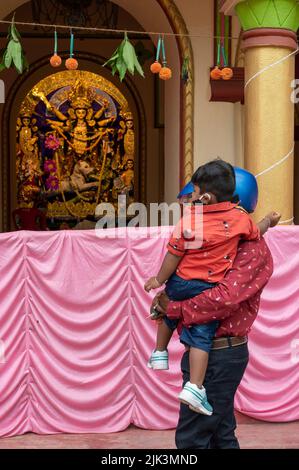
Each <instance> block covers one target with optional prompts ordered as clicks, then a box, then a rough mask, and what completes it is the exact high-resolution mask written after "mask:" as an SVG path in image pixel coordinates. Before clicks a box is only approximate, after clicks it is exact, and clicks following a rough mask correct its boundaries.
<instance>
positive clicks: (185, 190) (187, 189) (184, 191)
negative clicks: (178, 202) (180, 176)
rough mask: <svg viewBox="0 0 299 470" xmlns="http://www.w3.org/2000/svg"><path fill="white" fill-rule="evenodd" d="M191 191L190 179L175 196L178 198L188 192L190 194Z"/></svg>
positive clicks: (192, 187) (192, 186) (192, 189)
mask: <svg viewBox="0 0 299 470" xmlns="http://www.w3.org/2000/svg"><path fill="white" fill-rule="evenodd" d="M193 191H194V185H193V183H192V181H189V183H187V184H186V186H184V188H183V189H182V191H181V192H180V193H179V194H178V195H177V198H178V199H180V198H181V197H183V196H188V195H189V194H192V193H193Z"/></svg>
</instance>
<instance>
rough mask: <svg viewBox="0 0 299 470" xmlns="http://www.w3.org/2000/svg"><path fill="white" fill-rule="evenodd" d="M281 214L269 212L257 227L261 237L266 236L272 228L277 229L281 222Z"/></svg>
mask: <svg viewBox="0 0 299 470" xmlns="http://www.w3.org/2000/svg"><path fill="white" fill-rule="evenodd" d="M280 218H281V214H279V213H278V212H269V214H267V215H266V217H264V218H263V219H262V220H261V221H260V222H259V223H258V224H257V225H258V227H259V229H260V232H261V235H264V234H265V233H266V232H267V230H268V229H269V228H270V227H275V225H277V224H278V222H279V221H280Z"/></svg>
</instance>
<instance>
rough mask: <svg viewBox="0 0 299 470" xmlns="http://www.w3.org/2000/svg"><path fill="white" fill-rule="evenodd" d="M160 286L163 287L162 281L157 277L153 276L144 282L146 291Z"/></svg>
mask: <svg viewBox="0 0 299 470" xmlns="http://www.w3.org/2000/svg"><path fill="white" fill-rule="evenodd" d="M159 287H161V284H160V282H159V281H158V279H157V278H156V277H151V278H150V279H149V280H148V281H146V283H145V284H144V289H145V290H146V292H149V291H151V290H152V289H158V288H159Z"/></svg>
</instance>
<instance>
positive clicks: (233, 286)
mask: <svg viewBox="0 0 299 470" xmlns="http://www.w3.org/2000/svg"><path fill="white" fill-rule="evenodd" d="M272 273H273V260H272V256H271V253H270V250H269V248H268V246H267V244H266V242H265V240H264V239H263V238H261V239H260V240H256V241H244V242H241V243H240V245H239V248H238V253H237V257H236V259H235V261H234V264H233V267H232V269H230V270H229V271H228V272H227V274H226V276H225V278H224V279H223V280H222V281H221V282H219V284H218V285H217V286H216V287H214V288H212V289H208V290H206V291H204V292H202V293H201V294H200V295H198V296H196V297H193V298H192V299H188V300H184V301H182V302H176V301H170V302H169V304H168V308H167V316H168V317H169V318H171V319H177V318H179V319H180V320H181V322H180V325H179V330H180V328H181V325H184V326H186V327H190V326H192V325H193V324H202V323H208V322H210V321H213V320H219V322H220V324H219V328H218V330H217V332H216V337H221V336H245V335H247V333H248V332H249V331H250V329H251V326H252V324H253V322H254V320H255V319H256V316H257V313H258V309H259V305H260V297H261V293H262V290H263V288H264V287H265V285H266V284H267V283H268V281H269V279H270V277H271V275H272Z"/></svg>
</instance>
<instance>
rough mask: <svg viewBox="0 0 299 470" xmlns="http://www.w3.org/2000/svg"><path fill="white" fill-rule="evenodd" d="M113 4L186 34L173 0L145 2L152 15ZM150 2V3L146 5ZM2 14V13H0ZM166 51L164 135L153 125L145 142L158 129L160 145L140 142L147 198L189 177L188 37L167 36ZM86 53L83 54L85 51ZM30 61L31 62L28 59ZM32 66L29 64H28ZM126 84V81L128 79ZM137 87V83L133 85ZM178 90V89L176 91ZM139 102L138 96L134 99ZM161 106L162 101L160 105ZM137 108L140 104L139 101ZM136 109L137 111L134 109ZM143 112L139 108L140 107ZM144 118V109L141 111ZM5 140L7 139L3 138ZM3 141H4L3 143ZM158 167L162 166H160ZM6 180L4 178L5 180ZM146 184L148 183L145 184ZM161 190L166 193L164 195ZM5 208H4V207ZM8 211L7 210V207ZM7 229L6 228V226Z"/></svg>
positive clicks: (172, 192) (169, 194)
mask: <svg viewBox="0 0 299 470" xmlns="http://www.w3.org/2000/svg"><path fill="white" fill-rule="evenodd" d="M157 2H158V3H159V5H160V6H161V8H160V9H159V8H158V9H157ZM13 3H14V5H11V4H10V5H11V7H12V6H14V7H16V6H18V5H21V4H24V3H26V2H24V1H17V0H16V1H15V2H13ZM114 3H116V4H118V5H120V6H122V7H123V8H126V9H127V11H128V12H129V13H130V14H131V15H133V16H134V18H136V19H137V21H138V22H139V24H142V25H143V27H144V29H146V30H154V31H155V30H158V31H159V30H160V31H166V32H167V31H168V32H175V33H180V34H182V35H183V34H186V32H187V30H186V26H185V23H184V20H183V18H182V16H181V15H180V12H179V11H178V10H177V8H176V6H175V4H174V3H173V1H172V0H150V2H147V8H150V9H151V11H152V8H153V6H154V9H155V13H156V14H155V16H153V15H147V13H146V11H145V9H144V7H142V6H141V5H140V2H137V1H135V0H133V1H132V2H129V3H128V2H123V1H122V0H115V2H114ZM148 3H151V5H148ZM1 9H2V10H4V6H1ZM5 9H6V13H8V10H9V9H10V6H9V5H7V6H6V7H5ZM2 16H3V14H2ZM156 39H157V37H156V36H154V37H152V40H153V42H156ZM167 52H168V58H169V62H170V63H171V66H172V68H173V71H174V78H173V80H172V81H171V83H169V84H167V87H166V91H165V103H167V105H166V107H165V137H164V129H163V128H160V129H155V130H152V131H151V132H150V134H149V136H148V142H152V141H153V138H152V137H153V135H157V133H159V137H155V138H156V139H157V141H159V142H160V143H159V149H160V150H158V144H157V145H156V149H155V150H154V151H152V152H150V153H149V148H148V147H149V144H146V140H145V139H143V141H142V142H141V146H142V145H143V147H144V153H145V154H146V153H147V154H148V157H147V163H146V165H147V174H146V176H145V175H143V174H142V172H140V178H141V180H142V178H143V181H141V180H140V187H141V193H142V187H143V188H144V193H146V200H147V201H148V202H150V201H158V200H159V201H161V200H166V201H173V200H174V199H175V197H176V194H177V192H178V189H179V187H180V184H181V183H180V181H181V182H182V180H186V179H189V178H190V176H191V174H192V170H193V86H194V84H193V80H192V78H193V53H192V48H191V43H190V39H189V38H188V37H186V36H178V37H177V38H176V39H174V38H168V39H167ZM85 55H86V54H85ZM186 56H188V57H189V59H190V78H191V80H190V81H189V82H188V84H187V85H184V84H183V83H182V81H181V79H180V68H181V67H180V66H181V63H182V60H183V58H184V57H186ZM31 64H32V62H31ZM31 68H32V66H31ZM127 85H128V83H127ZM134 85H135V83H134V80H133V81H131V82H130V86H131V88H134ZM135 88H136V87H135ZM178 90H180V93H178ZM141 95H142V100H140V102H141V105H142V101H144V97H145V96H146V95H144V94H143V93H141ZM136 102H138V99H137V100H136ZM143 106H145V107H146V109H148V103H143ZM162 106H163V105H162ZM138 108H139V104H138ZM137 112H139V111H138V110H137ZM141 113H142V111H141ZM144 118H145V113H144ZM151 120H152V117H151V116H147V121H148V122H151ZM6 140H7V139H6ZM5 145H6V144H5ZM163 147H165V150H166V152H165V153H166V155H165V164H164V162H163V158H164V157H163V155H162V148H163ZM157 151H159V152H161V155H160V157H159V159H158V160H159V161H157V162H156V163H154V162H153V158H154V156H155V155H156V153H157ZM5 165H6V167H7V162H6V163H5V162H4V163H3V166H4V168H3V170H4V171H3V179H4V184H3V188H4V192H5V185H6V188H7V186H8V185H9V183H10V182H8V181H7V178H5V175H8V172H7V168H5ZM148 165H151V168H150V169H149V168H148ZM164 166H165V168H166V171H167V175H168V178H166V179H165V180H164V176H163V175H162V168H163V167H164ZM159 168H160V169H161V170H159ZM157 171H160V173H161V174H159V175H158V176H157ZM156 176H157V178H158V179H159V182H158V184H159V188H160V186H161V185H164V191H163V189H162V190H161V189H159V190H158V191H156V193H157V194H156V193H155V194H152V195H149V194H148V193H149V189H146V178H147V179H148V180H149V181H152V179H153V177H156ZM5 180H6V181H5ZM148 188H149V186H148ZM163 193H164V194H165V195H164V196H163ZM7 197H8V195H7V194H6V195H5V194H4V201H3V203H4V206H5V205H6V206H7V204H6V203H7V201H5V198H6V199H7ZM4 211H5V208H4ZM6 212H7V211H6ZM8 219H9V214H7V213H6V215H4V220H6V221H7V220H8ZM6 227H8V224H7V223H6ZM6 229H7V228H6Z"/></svg>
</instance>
